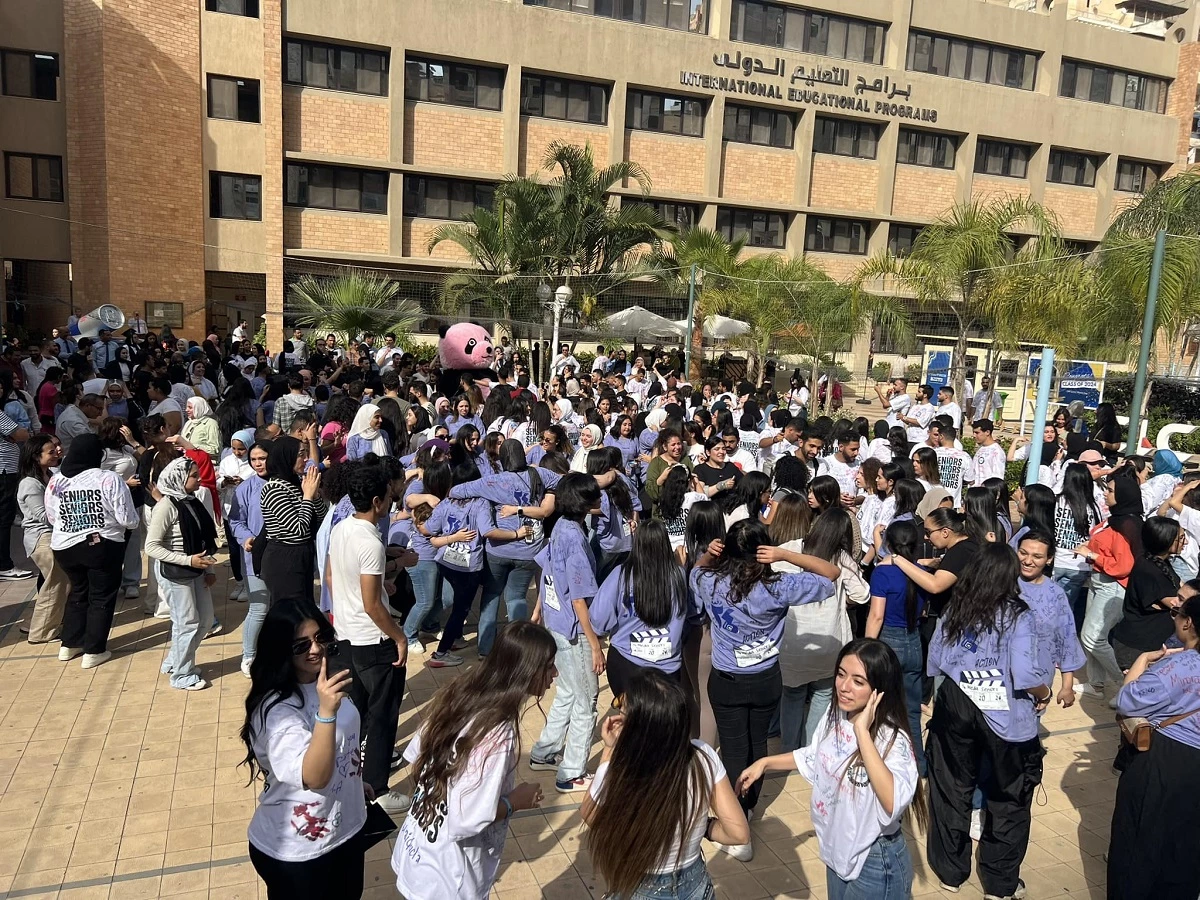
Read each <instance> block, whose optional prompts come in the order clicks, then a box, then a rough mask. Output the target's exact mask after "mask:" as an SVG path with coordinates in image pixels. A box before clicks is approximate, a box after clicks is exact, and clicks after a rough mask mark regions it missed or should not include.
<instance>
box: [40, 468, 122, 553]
mask: <svg viewBox="0 0 1200 900" xmlns="http://www.w3.org/2000/svg"><path fill="white" fill-rule="evenodd" d="M46 521H47V522H49V523H50V526H51V528H52V529H53V531H52V532H51V535H50V548H51V549H52V550H66V549H67V548H68V547H74V546H75V545H76V544H81V543H83V542H84V541H86V540H89V539H90V538H91V536H92V535H94V534H98V535H100V537H102V538H103V539H105V540H108V541H118V542H120V541H124V540H125V532H126V530H128V529H130V528H136V527H137V525H138V522H140V521H141V517H140V516H139V515H138V511H137V508H136V507H135V506H134V505H133V496H132V495H131V494H130V493H129V488H128V487H127V486H126V485H125V481H124V480H123V479H122V478H121V476H120V475H118V474H117V473H116V472H105V471H103V470H102V469H87V470H85V471H83V472H80V473H79V474H78V475H76V476H74V477H73V478H68V477H66V476H65V475H55V476H54V477H53V478H51V479H50V483H49V484H48V485H46Z"/></svg>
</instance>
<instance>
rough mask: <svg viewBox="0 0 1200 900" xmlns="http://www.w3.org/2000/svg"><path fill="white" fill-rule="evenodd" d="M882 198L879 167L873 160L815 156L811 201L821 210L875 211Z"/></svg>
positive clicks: (813, 160)
mask: <svg viewBox="0 0 1200 900" xmlns="http://www.w3.org/2000/svg"><path fill="white" fill-rule="evenodd" d="M878 195H879V164H878V163H877V162H876V161H875V160H870V159H863V160H857V159H847V158H846V157H843V156H834V155H833V154H830V153H814V154H813V157H812V186H811V187H810V188H809V192H808V202H809V204H811V205H812V206H815V207H817V208H818V209H848V210H861V211H862V212H874V211H875V200H876V197H877V196H878Z"/></svg>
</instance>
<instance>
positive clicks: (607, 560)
mask: <svg viewBox="0 0 1200 900" xmlns="http://www.w3.org/2000/svg"><path fill="white" fill-rule="evenodd" d="M592 549H593V550H594V551H595V555H596V584H604V579H605V578H607V577H608V576H609V575H610V574H612V571H613V569H615V568H617V566H620V565H624V563H625V560H627V559H629V551H628V550H618V551H617V552H616V553H609V552H608V551H607V550H601V549H600V545H599V544H594V545H593V546H592Z"/></svg>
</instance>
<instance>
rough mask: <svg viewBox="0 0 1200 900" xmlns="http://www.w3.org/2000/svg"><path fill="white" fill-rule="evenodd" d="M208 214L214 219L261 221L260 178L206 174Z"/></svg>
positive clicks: (232, 173)
mask: <svg viewBox="0 0 1200 900" xmlns="http://www.w3.org/2000/svg"><path fill="white" fill-rule="evenodd" d="M208 214H209V216H210V217H211V218H214V219H248V220H250V221H253V222H261V221H262V176H261V175H239V174H237V173H235V172H209V173H208Z"/></svg>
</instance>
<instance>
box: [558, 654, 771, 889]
mask: <svg viewBox="0 0 1200 900" xmlns="http://www.w3.org/2000/svg"><path fill="white" fill-rule="evenodd" d="M620 696H621V711H620V715H618V716H613V717H612V718H609V719H606V720H605V722H604V725H603V727H602V729H601V740H602V741H603V743H604V750H603V751H602V753H601V755H600V765H599V766H598V767H597V769H596V777H595V779H594V780H593V781H592V785H591V788H590V789H589V791H588V795H587V796H586V797H585V798H584V800H583V804H582V807H581V809H580V813H581V815H582V817H583V820H584V822H585V823H587V825H588V831H587V837H586V841H587V845H588V850H589V852H590V854H591V858H592V863H593V865H594V867H595V869H596V871H597V872H598V873H599V874H600V875H601V876H603V878H604V881H605V886H606V887H607V889H608V896H610V897H612V898H614V900H633V898H646V897H663V898H666V897H674V898H701V897H712V896H713V885H712V880H711V878H710V877H709V874H708V869H707V868H706V867H705V864H704V858H703V856H702V855H701V853H700V844H701V841H702V840H703V839H704V838H705V837H707V838H708V839H709V840H712V841H718V842H720V843H722V844H728V845H741V844H745V843H747V842H749V840H750V828H749V826H748V824H747V823H746V817H745V815H744V814H743V813H742V810H741V807H740V806H739V805H738V802H737V797H736V796H734V793H733V788H732V786H731V785H730V783H729V779H728V778H727V777H726V775H725V768H724V766H723V765H722V764H721V760H720V758H719V757H718V756H717V754H716V752H715V751H714V750H713V749H712V747H710V746H709V745H708V744H706V743H704V742H703V741H697V740H689V719H688V705H687V697H686V696H685V694H684V691H683V689H682V688H681V687H680V686H679V684H678V682H677V681H675V680H673V679H670V678H669V677H667V676H665V675H663V674H662V672H661V670H655V669H640V670H634V672H633V673H632V674H631V676H630V678H629V681H628V684H627V685H626V686H625V688H624V690H622V692H621V695H620Z"/></svg>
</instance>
